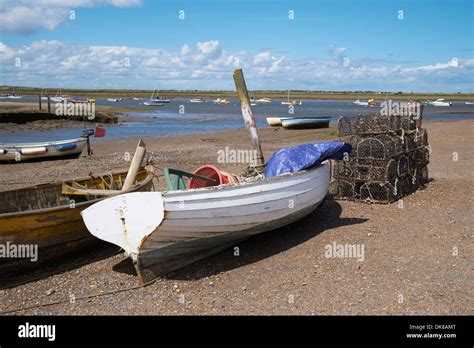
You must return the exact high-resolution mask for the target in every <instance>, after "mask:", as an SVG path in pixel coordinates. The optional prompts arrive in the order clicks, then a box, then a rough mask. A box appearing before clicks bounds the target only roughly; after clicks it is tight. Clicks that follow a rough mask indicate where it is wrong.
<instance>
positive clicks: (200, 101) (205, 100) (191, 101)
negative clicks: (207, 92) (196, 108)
mask: <svg viewBox="0 0 474 348" xmlns="http://www.w3.org/2000/svg"><path fill="white" fill-rule="evenodd" d="M189 102H190V103H197V104H200V103H207V99H203V98H193V99H189Z"/></svg>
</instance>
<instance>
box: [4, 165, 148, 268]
mask: <svg viewBox="0 0 474 348" xmlns="http://www.w3.org/2000/svg"><path fill="white" fill-rule="evenodd" d="M112 175H113V177H114V180H118V181H121V182H123V181H124V179H125V176H126V172H117V173H114V174H112ZM107 177H109V176H107ZM119 177H120V179H118V178H119ZM137 178H138V179H139V180H138V181H139V183H137V184H136V185H134V186H133V187H132V189H130V190H129V191H127V192H138V191H150V190H151V189H152V180H153V175H152V173H148V172H146V171H143V172H141V173H139V174H138V175H137ZM97 180H100V179H97ZM89 181H91V178H82V179H78V180H77V182H78V183H80V184H84V185H87V182H89ZM92 184H94V186H93V187H96V186H95V185H96V182H94V183H92V182H91V185H92ZM87 186H88V185H87ZM61 190H62V183H56V184H44V185H37V186H33V187H28V188H24V189H19V190H12V191H5V192H0V212H1V213H0V245H2V246H7V245H15V246H19V245H28V246H37V248H38V249H37V250H38V254H37V255H38V259H37V260H36V261H34V262H32V261H31V259H30V258H0V277H5V276H6V277H8V276H11V275H14V274H15V273H17V272H18V271H19V270H24V269H31V268H38V267H39V265H42V264H44V263H46V262H49V261H52V260H55V259H57V258H60V257H63V256H65V255H68V254H70V253H73V252H77V251H80V250H82V249H83V248H85V247H87V246H90V245H92V244H94V243H97V242H98V241H99V240H98V239H96V238H94V237H93V236H92V235H91V234H90V233H89V232H88V231H87V228H86V226H85V225H84V222H83V220H82V217H81V215H80V213H81V211H83V210H84V209H86V208H87V207H89V206H91V205H93V204H95V203H97V202H99V201H100V200H102V198H96V199H91V200H87V201H82V202H81V201H80V198H76V200H77V203H74V201H71V199H74V198H71V196H63V195H61ZM48 205H50V206H53V205H57V206H56V207H54V206H53V207H51V208H44V207H45V206H48ZM18 207H20V208H19V209H20V210H24V211H20V212H12V210H14V209H17V208H18ZM28 208H31V209H28Z"/></svg>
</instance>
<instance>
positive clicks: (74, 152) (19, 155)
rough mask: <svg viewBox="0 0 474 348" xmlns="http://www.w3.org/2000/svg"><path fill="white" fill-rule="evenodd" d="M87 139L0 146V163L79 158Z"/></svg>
mask: <svg viewBox="0 0 474 348" xmlns="http://www.w3.org/2000/svg"><path fill="white" fill-rule="evenodd" d="M86 143H87V139H86V138H77V139H69V140H62V141H53V142H44V143H25V144H0V162H12V161H16V162H23V161H28V160H43V159H52V158H59V157H70V158H73V157H79V156H80V155H81V153H82V151H83V149H84V146H85V145H86Z"/></svg>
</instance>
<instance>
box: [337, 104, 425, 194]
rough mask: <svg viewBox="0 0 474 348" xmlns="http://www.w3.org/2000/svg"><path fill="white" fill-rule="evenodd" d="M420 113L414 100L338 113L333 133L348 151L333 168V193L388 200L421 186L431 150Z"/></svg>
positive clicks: (420, 109)
mask: <svg viewBox="0 0 474 348" xmlns="http://www.w3.org/2000/svg"><path fill="white" fill-rule="evenodd" d="M422 113H423V106H422V104H420V103H417V102H405V103H392V102H391V101H389V102H388V103H387V102H386V103H382V109H381V111H380V113H378V114H374V115H359V116H357V117H350V116H349V117H348V116H344V117H341V118H340V119H339V124H338V130H339V137H341V138H342V139H341V140H342V141H344V142H346V143H349V144H351V145H352V153H351V154H350V156H349V157H348V158H346V161H336V163H335V165H334V166H333V177H334V179H335V181H334V182H333V183H332V184H331V188H330V190H331V193H332V194H333V195H334V197H335V198H339V199H349V200H358V201H366V202H374V203H391V202H394V201H397V200H399V199H400V198H402V197H403V196H405V195H407V194H409V193H411V192H413V191H415V190H416V189H418V188H419V187H421V186H424V185H425V184H426V183H427V182H428V163H429V157H430V152H431V148H430V146H429V143H428V133H427V131H426V129H423V128H422V127H421V121H422Z"/></svg>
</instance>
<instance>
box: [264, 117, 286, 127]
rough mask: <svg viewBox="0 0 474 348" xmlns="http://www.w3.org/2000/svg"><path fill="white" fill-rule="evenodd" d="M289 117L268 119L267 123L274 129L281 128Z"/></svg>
mask: <svg viewBox="0 0 474 348" xmlns="http://www.w3.org/2000/svg"><path fill="white" fill-rule="evenodd" d="M287 118H289V117H267V123H268V125H269V126H272V127H281V121H282V120H284V119H287Z"/></svg>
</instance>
